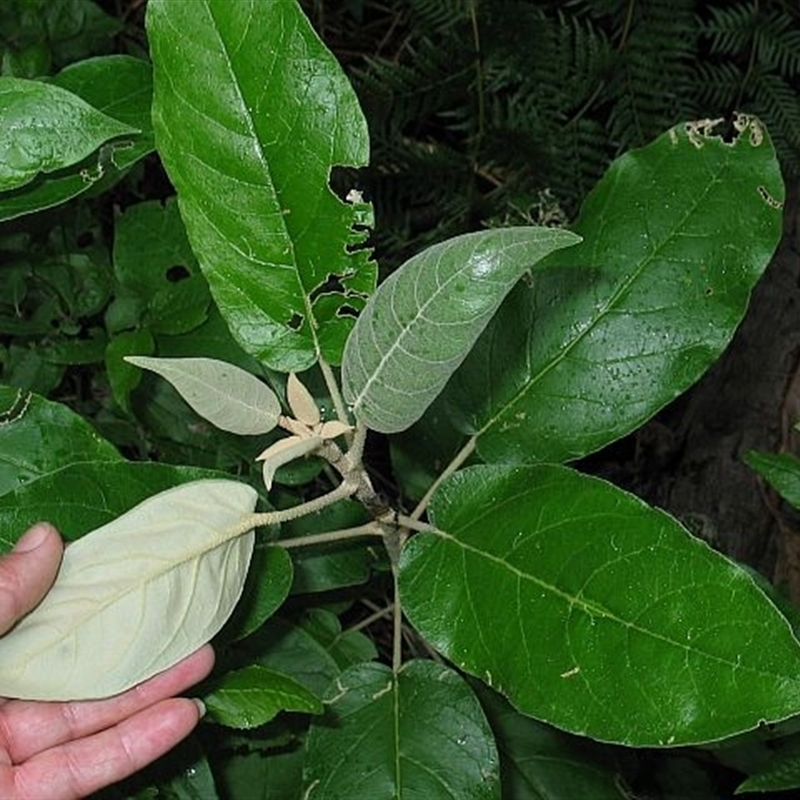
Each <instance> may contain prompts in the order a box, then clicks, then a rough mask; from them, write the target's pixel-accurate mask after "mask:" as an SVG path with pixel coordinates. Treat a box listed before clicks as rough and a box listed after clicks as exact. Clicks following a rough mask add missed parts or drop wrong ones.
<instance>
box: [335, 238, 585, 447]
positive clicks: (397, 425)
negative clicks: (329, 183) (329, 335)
mask: <svg viewBox="0 0 800 800" xmlns="http://www.w3.org/2000/svg"><path fill="white" fill-rule="evenodd" d="M579 241H580V239H579V238H578V237H577V236H575V235H574V234H572V233H570V232H569V231H564V230H557V229H554V228H535V227H525V228H497V229H493V230H488V231H480V232H478V233H468V234H465V235H463V236H456V237H454V238H453V239H448V240H447V241H445V242H441V243H439V244H436V245H433V247H429V248H428V249H427V250H425V251H423V252H422V253H420V254H419V255H416V256H414V257H413V258H411V259H409V260H408V261H407V262H406V263H405V264H403V265H402V266H401V267H400V268H399V269H398V270H396V271H395V272H394V273H392V275H390V276H389V278H388V279H387V280H385V281H384V282H383V283H382V284H381V285H380V287H379V288H378V290H377V292H376V293H375V294H374V295H373V296H372V298H371V299H370V301H369V303H367V307H366V308H365V309H364V312H363V313H362V314H361V316H360V317H359V318H358V321H357V322H356V326H355V328H354V329H353V332H352V334H351V335H350V338H349V339H348V340H347V345H346V347H345V353H344V360H343V362H342V383H343V388H344V395H345V399H346V400H347V402H348V403H349V404H350V405H351V406H352V408H353V413H354V414H355V415H356V417H357V418H358V419H360V420H361V421H362V422H364V423H366V424H367V425H368V426H369V427H370V428H372V429H373V430H376V431H380V432H382V433H397V432H398V431H402V430H404V429H405V428H407V427H409V426H410V425H412V424H413V423H414V422H415V421H416V420H417V419H419V417H420V416H422V414H423V413H424V412H425V409H426V408H427V407H428V406H429V405H430V404H431V402H432V401H433V400H434V398H435V397H436V395H438V394H439V392H441V390H442V388H443V387H444V385H445V383H447V379H448V378H449V377H450V376H451V375H452V374H453V372H454V371H455V370H456V368H457V367H458V366H459V364H461V362H462V361H463V360H464V358H465V357H466V355H467V353H469V350H470V348H471V347H472V345H473V344H474V343H475V341H476V339H477V338H478V336H479V335H480V334H481V332H482V331H483V329H484V328H485V327H486V325H487V324H488V322H489V320H490V319H491V318H492V315H493V314H494V313H495V311H497V308H498V306H499V305H500V303H501V302H502V300H503V298H504V297H505V296H506V294H508V292H509V290H510V289H511V287H512V286H513V285H514V284H515V283H516V282H517V281H518V280H519V279H520V277H521V276H522V274H523V273H524V272H526V271H527V270H528V269H531V268H533V269H536V265H537V262H541V259H542V258H544V257H545V256H546V255H548V254H549V253H552V252H553V251H554V250H558V249H560V248H562V247H569V246H570V245H574V244H576V243H577V242H579Z"/></svg>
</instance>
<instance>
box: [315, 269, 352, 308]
mask: <svg viewBox="0 0 800 800" xmlns="http://www.w3.org/2000/svg"><path fill="white" fill-rule="evenodd" d="M343 277H345V276H343V275H337V274H336V273H335V272H331V273H329V274H328V277H327V278H325V280H324V281H323V282H322V283H320V284H319V286H316V287H315V288H314V289H312V290H311V294H309V298H310V299H311V302H312V303H313V302H314V301H315V300H316V299H317V298H318V297H319V296H320V295H323V294H345V293H346V290H345V288H344V284H343V283H342V278H343Z"/></svg>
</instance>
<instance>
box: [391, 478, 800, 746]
mask: <svg viewBox="0 0 800 800" xmlns="http://www.w3.org/2000/svg"><path fill="white" fill-rule="evenodd" d="M430 511H431V518H432V521H433V522H434V524H435V525H436V527H437V529H438V530H437V531H436V532H433V533H423V534H420V535H417V536H415V537H413V538H412V539H411V540H410V541H409V543H408V545H407V546H406V548H405V549H404V551H403V553H402V555H401V564H400V588H401V591H402V600H403V610H404V612H405V613H406V615H407V616H408V618H409V620H410V621H411V622H412V624H414V626H415V627H416V628H417V629H418V630H419V631H420V632H421V633H422V634H423V635H424V636H425V637H426V638H427V639H428V640H429V641H430V642H431V644H432V645H433V646H434V647H436V648H437V649H438V650H439V651H440V652H442V653H443V654H444V655H445V656H446V657H447V658H448V659H451V660H452V661H453V662H454V663H455V664H457V665H458V666H459V667H461V668H463V669H465V670H466V671H468V672H470V673H472V674H474V675H476V676H477V677H479V678H481V679H482V680H484V681H486V682H487V683H489V684H490V685H491V686H493V687H494V688H496V689H497V690H498V691H500V692H501V693H503V694H505V695H506V696H507V697H508V698H509V699H510V700H511V702H512V703H513V704H514V706H515V707H516V708H517V709H519V710H520V711H522V712H523V713H525V714H529V715H531V716H533V717H536V718H537V719H541V720H544V721H545V722H549V723H551V724H553V725H556V726H558V727H560V728H563V729H564V730H568V731H571V732H574V733H579V734H585V735H588V736H591V737H592V738H595V739H600V740H604V741H612V742H618V743H620V744H626V745H632V746H636V747H645V746H655V747H663V746H671V745H675V746H678V745H686V744H696V743H700V742H710V741H715V740H718V739H722V738H725V737H728V736H732V735H734V734H736V733H740V732H743V731H747V730H751V729H753V728H756V727H758V726H759V725H760V724H762V723H763V722H773V721H778V720H782V719H785V718H787V717H789V716H792V715H794V714H797V713H798V712H800V671H799V670H798V667H800V645H798V643H797V641H796V640H795V639H794V637H793V636H792V632H791V628H790V627H789V625H788V623H787V622H786V620H785V619H784V618H783V617H782V616H781V615H780V614H779V613H778V612H777V610H776V609H775V607H774V606H773V605H772V603H771V602H770V601H769V600H768V599H767V598H766V596H765V595H764V594H763V593H762V592H761V591H760V590H759V589H758V588H757V586H756V584H755V583H754V582H753V580H752V579H751V578H750V576H749V575H748V574H747V573H746V572H745V571H744V570H743V569H741V568H740V567H738V566H737V565H736V564H734V563H733V562H730V561H728V560H727V559H726V558H724V557H723V556H721V555H719V554H718V553H716V552H714V551H713V550H711V549H710V548H709V547H708V546H707V545H706V544H705V543H703V542H701V541H700V540H697V539H694V538H692V537H691V536H690V535H689V534H688V533H687V532H686V531H685V530H684V529H683V528H682V527H681V526H680V525H678V523H677V522H675V521H674V520H673V519H671V518H670V517H669V516H667V515H666V514H664V513H663V512H661V511H657V510H655V509H652V508H649V507H647V506H646V505H645V504H644V503H642V502H641V501H640V500H638V499H637V498H635V497H633V496H632V495H628V494H626V493H625V492H622V491H621V490H619V489H616V488H615V487H613V486H611V485H610V484H607V483H605V482H604V481H602V480H599V479H597V478H590V477H587V476H583V475H580V474H579V473H577V472H574V471H572V470H569V469H567V468H565V467H557V466H544V465H543V466H538V467H537V466H529V467H518V468H514V467H511V466H479V467H470V468H468V469H466V470H463V471H462V472H460V473H457V474H456V475H455V476H453V477H452V478H451V479H450V480H449V481H447V482H445V483H444V484H443V485H442V486H441V488H440V489H439V491H438V492H437V494H436V495H435V497H434V499H433V502H432V504H431V507H430Z"/></svg>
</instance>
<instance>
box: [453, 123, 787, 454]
mask: <svg viewBox="0 0 800 800" xmlns="http://www.w3.org/2000/svg"><path fill="white" fill-rule="evenodd" d="M742 126H746V127H744V130H742V131H741V132H740V133H739V134H738V137H737V138H736V139H735V140H734V141H732V142H726V141H723V140H722V139H721V138H718V137H715V136H706V135H701V134H699V133H697V132H696V131H695V129H694V127H693V126H692V125H680V126H677V127H675V128H672V129H671V130H669V131H667V132H666V133H665V134H664V135H663V136H660V137H659V138H658V139H656V140H655V141H654V142H652V143H651V144H649V145H648V146H647V147H644V148H642V149H640V150H634V151H632V152H630V153H627V154H625V155H624V156H622V157H621V158H619V159H617V161H615V162H614V163H613V164H612V165H611V167H610V168H609V169H608V171H607V172H606V174H605V175H604V176H603V178H602V179H601V181H600V182H599V184H598V185H597V187H596V188H595V189H594V190H593V192H592V193H591V194H590V195H589V197H588V198H587V200H586V202H585V203H584V205H583V208H582V209H581V214H580V218H579V219H578V221H577V222H576V223H575V225H574V230H575V231H576V232H577V233H579V234H580V235H581V236H582V237H583V243H582V244H580V245H578V246H577V247H574V248H570V249H568V250H564V251H563V252H559V253H554V254H553V255H552V256H549V257H548V258H547V260H546V262H545V263H544V264H542V265H541V266H542V271H541V272H540V273H539V275H538V280H536V281H534V283H533V286H532V287H530V288H529V287H528V286H525V285H522V284H521V285H519V286H518V287H517V288H516V289H515V290H514V292H512V293H511V295H510V296H509V298H508V300H507V301H506V303H504V304H503V306H502V307H501V308H500V310H499V311H498V313H497V315H496V316H495V318H494V319H493V320H492V322H491V323H490V325H489V327H488V329H487V330H486V332H485V334H484V335H483V336H482V337H481V339H480V340H479V341H478V343H477V344H476V346H475V348H474V349H473V351H472V352H471V353H470V355H469V357H468V358H467V359H466V361H465V362H464V364H463V366H462V368H461V369H460V370H459V371H458V372H457V373H456V375H455V376H454V377H453V380H452V381H451V382H450V384H449V385H448V387H447V389H446V392H445V395H446V397H445V398H443V399H446V401H447V406H448V407H449V409H450V416H451V418H456V419H457V422H458V427H459V428H460V430H461V431H462V432H463V433H465V434H468V435H477V450H478V454H479V455H480V456H481V457H482V458H483V459H484V460H485V461H492V462H505V463H508V462H514V463H531V461H533V460H536V461H565V460H569V459H574V458H579V457H581V456H583V455H585V454H587V453H589V452H592V451H594V450H597V449H599V448H600V447H602V446H604V445H606V444H608V443H609V442H612V441H614V440H615V439H618V438H619V437H621V436H623V435H625V434H627V433H629V432H630V431H631V430H634V429H635V428H637V427H638V426H639V425H641V424H642V422H644V421H645V420H646V419H648V418H649V417H651V416H652V415H653V414H654V413H655V412H656V411H657V410H658V409H659V408H661V407H662V406H664V405H665V404H666V403H668V402H669V401H671V400H672V399H674V398H675V397H676V396H677V395H678V394H680V393H681V392H683V391H684V390H685V389H686V388H688V387H689V386H690V385H691V384H692V383H693V382H694V381H696V380H697V379H698V378H699V377H700V375H702V374H703V372H704V371H705V370H706V369H707V368H708V367H709V365H710V364H712V363H713V362H714V361H715V360H716V359H717V358H718V356H719V354H720V353H721V352H722V350H723V349H724V348H725V346H726V345H727V344H728V342H729V341H730V339H731V336H732V335H733V332H734V330H735V328H736V326H737V325H738V324H739V321H740V320H741V318H742V316H743V314H744V312H745V309H746V308H747V303H748V299H749V296H750V290H751V289H752V287H753V285H754V284H755V283H756V281H757V280H758V279H759V277H760V276H761V274H762V273H763V271H764V269H765V268H766V265H767V264H768V262H769V260H770V257H771V255H772V253H773V251H774V249H775V247H776V246H777V244H778V241H779V239H780V236H781V229H782V218H783V215H782V211H781V204H782V201H783V196H784V188H783V182H782V179H781V175H780V168H779V165H778V162H777V159H776V157H775V151H774V150H773V148H772V144H771V143H770V140H769V137H768V136H767V134H766V132H765V131H764V129H763V127H762V126H761V124H760V123H759V122H758V121H757V120H755V119H750V118H744V119H743V120H741V121H740V127H742Z"/></svg>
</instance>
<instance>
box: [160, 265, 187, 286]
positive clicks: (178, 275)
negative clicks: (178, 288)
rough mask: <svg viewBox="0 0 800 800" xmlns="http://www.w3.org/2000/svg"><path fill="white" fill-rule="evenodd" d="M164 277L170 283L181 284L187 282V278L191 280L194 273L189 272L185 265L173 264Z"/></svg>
mask: <svg viewBox="0 0 800 800" xmlns="http://www.w3.org/2000/svg"><path fill="white" fill-rule="evenodd" d="M164 277H165V278H166V279H167V280H168V281H169V282H170V283H180V282H181V281H185V280H186V279H187V278H191V277H192V273H191V272H189V270H188V269H187V268H186V267H184V266H183V264H173V265H172V266H171V267H169V268H168V269H167V271H166V272H165V273H164Z"/></svg>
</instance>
